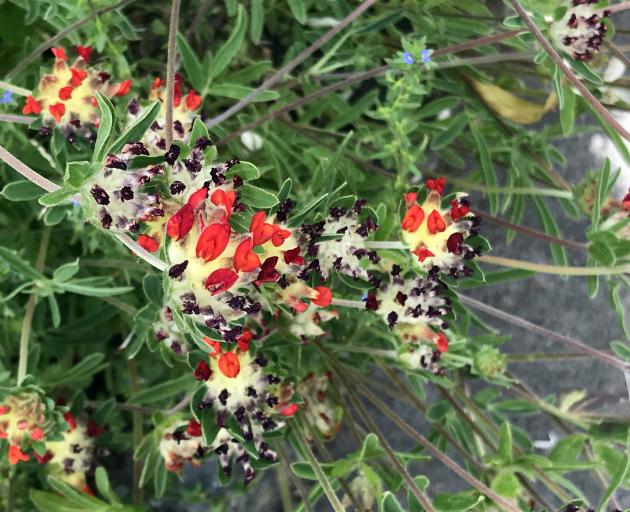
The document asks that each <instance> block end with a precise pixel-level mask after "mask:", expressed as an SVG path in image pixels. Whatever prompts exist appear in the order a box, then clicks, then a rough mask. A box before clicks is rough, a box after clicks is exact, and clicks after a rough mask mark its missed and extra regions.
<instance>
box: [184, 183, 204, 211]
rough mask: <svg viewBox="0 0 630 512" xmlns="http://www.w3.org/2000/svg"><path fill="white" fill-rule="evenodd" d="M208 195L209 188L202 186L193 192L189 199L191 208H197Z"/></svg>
mask: <svg viewBox="0 0 630 512" xmlns="http://www.w3.org/2000/svg"><path fill="white" fill-rule="evenodd" d="M207 197H208V189H207V188H206V187H202V188H200V189H199V190H197V191H196V192H193V193H192V194H191V195H190V198H189V199H188V204H189V205H190V207H191V208H197V206H199V204H200V203H202V202H204V201H205V200H206V198H207Z"/></svg>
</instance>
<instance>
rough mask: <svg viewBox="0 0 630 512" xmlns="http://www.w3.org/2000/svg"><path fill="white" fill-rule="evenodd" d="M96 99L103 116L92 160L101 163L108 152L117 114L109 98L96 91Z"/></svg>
mask: <svg viewBox="0 0 630 512" xmlns="http://www.w3.org/2000/svg"><path fill="white" fill-rule="evenodd" d="M96 101H97V103H98V108H99V110H100V111H101V116H100V124H99V126H98V133H97V134H96V142H95V144H94V153H93V154H92V162H93V163H96V164H101V163H103V160H105V155H106V154H107V141H108V140H109V136H110V135H111V133H112V129H113V127H114V119H115V116H116V114H115V111H114V107H113V105H112V103H111V102H110V101H109V99H108V98H107V97H106V96H103V94H101V93H100V92H98V91H97V92H96Z"/></svg>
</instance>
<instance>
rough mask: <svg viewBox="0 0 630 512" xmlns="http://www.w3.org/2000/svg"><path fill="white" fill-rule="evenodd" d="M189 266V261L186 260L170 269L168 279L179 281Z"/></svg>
mask: <svg viewBox="0 0 630 512" xmlns="http://www.w3.org/2000/svg"><path fill="white" fill-rule="evenodd" d="M187 266H188V260H184V261H182V262H181V263H177V264H175V265H173V266H172V267H171V268H169V269H168V277H170V278H171V279H177V278H178V277H179V276H181V275H182V274H183V273H184V270H186V267H187Z"/></svg>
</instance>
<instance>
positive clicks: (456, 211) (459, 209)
mask: <svg viewBox="0 0 630 512" xmlns="http://www.w3.org/2000/svg"><path fill="white" fill-rule="evenodd" d="M469 212H470V208H468V206H465V205H463V204H460V203H458V202H457V200H456V199H451V219H453V220H454V221H455V222H457V221H458V220H459V219H461V218H462V217H465V216H466V215H468V213H469Z"/></svg>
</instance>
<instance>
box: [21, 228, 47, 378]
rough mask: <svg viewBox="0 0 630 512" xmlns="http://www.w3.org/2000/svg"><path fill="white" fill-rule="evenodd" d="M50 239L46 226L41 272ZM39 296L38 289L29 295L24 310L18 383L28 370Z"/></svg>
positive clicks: (39, 263) (41, 245)
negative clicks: (30, 341)
mask: <svg viewBox="0 0 630 512" xmlns="http://www.w3.org/2000/svg"><path fill="white" fill-rule="evenodd" d="M49 240H50V227H48V226H47V227H45V228H44V231H43V233H42V239H41V241H40V242H39V252H38V253H37V261H36V262H35V270H37V271H38V272H41V271H42V270H43V269H44V262H45V261H46V251H47V250H48V242H49ZM38 299H39V296H38V294H37V290H33V292H32V293H31V294H30V295H29V297H28V301H27V302H26V310H25V311H24V320H22V331H21V332H20V359H19V362H18V372H17V385H18V386H19V385H20V384H22V381H23V380H24V377H26V373H27V371H28V341H29V338H30V337H31V325H32V323H33V315H34V313H35V306H37V300H38Z"/></svg>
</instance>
